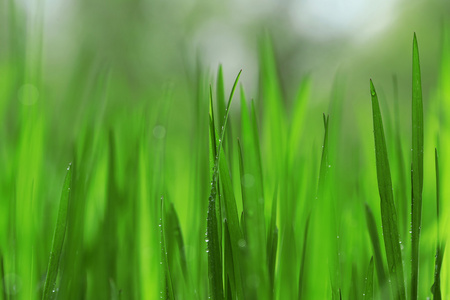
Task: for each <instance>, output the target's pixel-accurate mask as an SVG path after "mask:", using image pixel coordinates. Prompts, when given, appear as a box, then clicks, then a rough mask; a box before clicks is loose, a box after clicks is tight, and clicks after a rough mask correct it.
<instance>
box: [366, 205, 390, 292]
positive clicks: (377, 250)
mask: <svg viewBox="0 0 450 300" xmlns="http://www.w3.org/2000/svg"><path fill="white" fill-rule="evenodd" d="M365 207H366V222H367V229H368V230H369V236H370V240H371V242H372V248H373V253H374V256H375V267H376V269H377V274H378V283H379V285H380V290H381V291H383V290H385V287H386V273H385V271H384V266H383V257H382V256H381V247H380V241H379V239H378V233H377V224H376V223H375V217H374V216H373V212H372V210H371V209H370V207H369V204H367V203H365ZM386 296H387V297H388V296H389V295H386ZM386 296H385V298H386Z"/></svg>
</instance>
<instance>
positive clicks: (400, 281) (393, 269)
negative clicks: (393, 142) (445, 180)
mask: <svg viewBox="0 0 450 300" xmlns="http://www.w3.org/2000/svg"><path fill="white" fill-rule="evenodd" d="M370 93H371V96H372V112H373V132H374V139H375V157H376V165H377V179H378V191H379V194H380V207H381V222H382V224H383V235H384V246H385V249H386V258H387V262H388V268H389V277H390V280H391V289H392V294H393V296H394V299H405V298H406V294H405V282H404V276H403V265H402V253H401V250H400V239H399V235H398V227H397V213H396V211H395V206H394V195H393V192H392V181H391V171H390V167H389V159H388V154H387V149H386V139H385V137H384V129H383V120H382V117H381V111H380V106H379V103H378V96H377V93H376V91H375V87H374V85H373V83H372V80H370Z"/></svg>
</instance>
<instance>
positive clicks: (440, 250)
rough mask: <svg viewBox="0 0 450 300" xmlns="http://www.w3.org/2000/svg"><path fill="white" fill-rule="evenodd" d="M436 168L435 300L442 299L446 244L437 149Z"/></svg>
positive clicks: (435, 152)
mask: <svg viewBox="0 0 450 300" xmlns="http://www.w3.org/2000/svg"><path fill="white" fill-rule="evenodd" d="M434 157H435V166H436V217H437V242H436V256H435V259H436V260H435V265H434V283H433V286H432V287H431V293H432V294H433V299H435V300H440V299H442V293H441V268H442V260H443V257H444V250H445V242H442V243H441V240H440V233H439V227H440V218H439V215H440V214H439V206H440V204H439V202H440V182H439V160H438V152H437V149H434Z"/></svg>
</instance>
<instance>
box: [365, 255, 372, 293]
mask: <svg viewBox="0 0 450 300" xmlns="http://www.w3.org/2000/svg"><path fill="white" fill-rule="evenodd" d="M363 299H364V300H373V256H372V257H371V258H370V263H369V268H368V269H367V273H366V280H365V285H364V294H363Z"/></svg>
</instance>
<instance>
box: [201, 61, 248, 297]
mask: <svg viewBox="0 0 450 300" xmlns="http://www.w3.org/2000/svg"><path fill="white" fill-rule="evenodd" d="M241 73H242V70H241V71H239V73H238V75H237V77H236V80H235V82H234V85H233V88H232V90H231V93H230V98H229V100H228V104H227V108H226V114H225V117H224V123H223V129H222V132H221V135H220V138H219V144H218V147H217V148H216V147H214V145H215V141H216V138H215V132H216V129H215V126H214V107H213V101H212V94H211V93H210V137H211V138H210V145H211V146H212V147H213V150H211V152H212V154H216V156H213V159H214V167H213V169H212V176H211V177H212V181H211V192H210V195H209V199H208V201H209V202H208V203H209V205H208V218H207V227H206V228H207V230H206V233H207V234H206V235H207V237H206V238H207V240H208V246H207V247H208V250H207V252H208V273H209V280H210V291H211V297H212V299H214V300H217V299H223V285H222V262H221V252H220V241H219V232H218V225H217V217H216V203H215V201H216V198H217V188H218V179H219V178H218V177H219V176H218V175H219V170H218V169H219V164H220V153H221V149H222V143H223V139H224V137H225V132H226V126H227V121H228V116H229V112H230V105H231V100H232V99H233V95H234V91H235V90H236V86H237V83H238V81H239V77H240V76H241Z"/></svg>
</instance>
